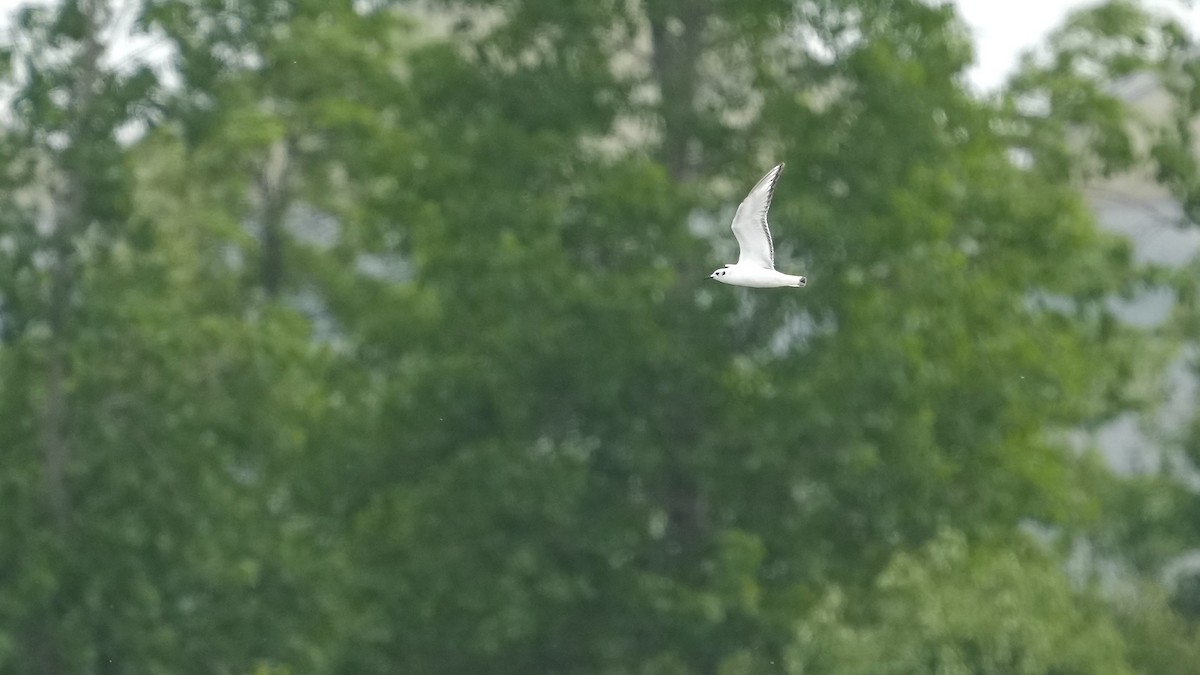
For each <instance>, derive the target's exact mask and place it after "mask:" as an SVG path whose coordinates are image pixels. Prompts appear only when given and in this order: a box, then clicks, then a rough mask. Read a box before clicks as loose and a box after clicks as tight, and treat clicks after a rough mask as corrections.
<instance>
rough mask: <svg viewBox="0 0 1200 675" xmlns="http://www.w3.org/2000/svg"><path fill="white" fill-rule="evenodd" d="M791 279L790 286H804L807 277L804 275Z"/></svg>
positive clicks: (806, 283)
mask: <svg viewBox="0 0 1200 675" xmlns="http://www.w3.org/2000/svg"><path fill="white" fill-rule="evenodd" d="M791 281H792V283H791V287H792V288H804V287H805V286H806V285H808V279H807V278H805V277H792V279H791Z"/></svg>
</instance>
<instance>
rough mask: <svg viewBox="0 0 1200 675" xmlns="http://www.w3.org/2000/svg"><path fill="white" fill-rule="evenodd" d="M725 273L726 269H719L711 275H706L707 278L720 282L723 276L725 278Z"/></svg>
mask: <svg viewBox="0 0 1200 675" xmlns="http://www.w3.org/2000/svg"><path fill="white" fill-rule="evenodd" d="M725 272H726V269H725V268H721V269H719V270H715V271H714V272H713V273H712V274H710V275H708V278H709V279H716V280H717V281H721V280H722V277H724V276H725Z"/></svg>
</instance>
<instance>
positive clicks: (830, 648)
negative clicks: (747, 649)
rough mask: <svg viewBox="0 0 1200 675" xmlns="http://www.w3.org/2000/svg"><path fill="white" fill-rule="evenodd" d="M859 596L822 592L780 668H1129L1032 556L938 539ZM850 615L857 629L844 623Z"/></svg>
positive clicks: (1075, 599)
mask: <svg viewBox="0 0 1200 675" xmlns="http://www.w3.org/2000/svg"><path fill="white" fill-rule="evenodd" d="M863 600H864V601H865V604H866V606H859V605H858V604H857V601H848V600H846V599H845V597H844V596H842V595H840V594H839V593H837V592H836V591H834V592H832V593H830V595H829V596H828V597H827V599H826V600H825V602H824V603H823V604H822V605H821V606H820V607H819V608H818V609H817V610H816V611H814V612H813V613H812V615H811V617H810V618H808V619H807V620H805V621H804V622H803V623H802V624H801V625H800V627H799V628H798V629H797V636H796V641H795V643H794V645H793V646H792V648H791V649H790V651H789V654H788V659H787V668H788V670H787V672H793V673H805V674H806V675H810V674H811V675H817V674H819V673H837V674H838V675H858V674H860V673H861V674H863V675H866V674H867V673H875V674H881V675H882V674H886V675H901V674H912V675H917V674H924V673H945V674H946V675H1012V674H1015V673H1030V674H1032V673H1081V674H1082V673H1096V674H1101V673H1105V674H1113V675H1116V674H1119V673H1134V672H1137V671H1136V670H1134V669H1133V668H1131V667H1130V665H1129V664H1128V661H1127V660H1126V655H1125V654H1124V653H1123V652H1124V646H1123V643H1122V640H1121V636H1120V634H1119V633H1118V631H1117V628H1116V626H1115V625H1114V623H1113V621H1112V620H1111V619H1109V618H1108V616H1107V613H1106V612H1105V611H1104V609H1103V607H1101V606H1099V605H1098V604H1091V606H1089V603H1088V602H1086V601H1082V600H1081V598H1080V596H1079V595H1078V594H1077V593H1076V591H1075V590H1073V589H1072V588H1071V587H1070V585H1069V583H1068V581H1067V578H1066V576H1065V575H1064V574H1063V573H1062V571H1061V569H1060V568H1059V566H1058V564H1057V562H1056V561H1054V560H1053V559H1048V558H1046V557H1044V556H1042V555H1039V554H1037V553H1036V552H1033V551H1029V550H1025V551H1021V552H1018V551H1014V550H996V551H992V552H989V553H982V552H980V551H975V552H972V551H969V550H968V547H967V544H966V540H965V539H964V538H963V537H961V536H959V535H955V534H950V533H946V534H944V535H943V536H940V537H938V538H937V539H935V540H933V541H932V542H931V543H930V544H929V545H928V546H926V547H925V548H924V549H923V550H922V551H921V552H920V553H919V554H916V555H908V554H902V555H899V556H897V558H896V559H895V560H894V561H893V562H892V563H891V564H890V565H889V566H888V569H887V570H885V572H884V573H883V574H882V575H880V577H879V579H878V581H877V582H876V584H875V586H874V588H872V589H871V596H870V598H869V599H868V598H865V597H864V598H863ZM856 615H857V616H858V617H862V618H859V619H858V621H857V622H858V623H860V624H863V625H859V626H852V625H848V624H847V619H846V617H847V616H856ZM1098 617H1100V618H1098ZM864 619H865V620H864ZM746 672H752V671H746ZM1154 672H1160V671H1154ZM1179 672H1183V671H1179Z"/></svg>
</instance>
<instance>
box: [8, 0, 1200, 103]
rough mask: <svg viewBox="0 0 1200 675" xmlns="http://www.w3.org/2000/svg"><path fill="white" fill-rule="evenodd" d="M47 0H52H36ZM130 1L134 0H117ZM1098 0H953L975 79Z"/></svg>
mask: <svg viewBox="0 0 1200 675" xmlns="http://www.w3.org/2000/svg"><path fill="white" fill-rule="evenodd" d="M34 1H35V2H38V3H39V4H40V3H44V2H49V1H51V0H34ZM119 1H120V2H121V3H122V4H130V1H131V0H119ZM1097 1H1098V0H954V4H956V5H958V8H959V13H960V14H961V15H962V17H963V18H964V20H966V22H967V25H969V26H970V27H971V31H972V33H973V34H974V36H975V53H976V65H975V67H974V68H972V69H971V71H970V77H971V81H972V82H973V83H974V84H975V86H976V87H977V88H978V89H980V90H991V89H994V88H995V87H997V86H998V85H999V84H1000V83H1001V82H1003V80H1004V78H1005V76H1006V75H1007V74H1008V73H1009V72H1010V71H1011V70H1012V68H1013V66H1014V65H1015V64H1016V62H1017V58H1018V56H1019V55H1020V53H1021V52H1022V51H1024V50H1026V49H1029V48H1031V47H1034V46H1036V45H1037V44H1039V43H1040V42H1041V41H1042V40H1043V39H1044V38H1045V37H1046V34H1047V33H1049V32H1050V31H1051V30H1053V29H1054V28H1055V27H1056V26H1058V25H1059V24H1060V23H1061V22H1062V21H1063V19H1064V18H1066V16H1067V14H1068V12H1070V11H1071V10H1073V9H1076V8H1079V7H1086V6H1088V5H1092V4H1096V3H1097ZM1143 1H1144V2H1145V3H1146V4H1148V5H1150V6H1153V7H1155V8H1158V9H1164V10H1167V11H1171V12H1173V13H1175V14H1176V15H1177V16H1178V17H1179V18H1181V19H1184V20H1185V21H1186V23H1187V24H1190V25H1192V26H1200V0H1196V2H1194V3H1193V4H1194V5H1195V6H1194V7H1192V8H1191V9H1187V8H1186V7H1185V5H1186V4H1187V0H1143ZM23 4H26V2H25V0H0V26H7V24H8V23H9V22H8V17H9V16H10V15H11V13H12V12H13V10H15V9H16V8H17V7H20V6H21V5H23Z"/></svg>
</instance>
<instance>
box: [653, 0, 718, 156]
mask: <svg viewBox="0 0 1200 675" xmlns="http://www.w3.org/2000/svg"><path fill="white" fill-rule="evenodd" d="M710 11H711V8H710V7H709V6H708V0H676V1H674V2H666V1H664V0H648V2H647V7H646V13H647V15H648V18H649V21H650V48H651V65H652V67H653V73H654V78H655V80H656V81H657V83H658V90H659V92H660V95H661V97H662V101H661V103H660V111H661V114H662V124H663V137H662V147H661V148H660V151H659V152H660V154H659V160H660V161H661V162H662V163H663V165H664V166H666V167H667V171H669V172H670V174H671V176H672V177H673V178H675V179H676V180H683V179H685V178H688V177H690V176H691V175H692V174H693V173H694V171H695V169H696V164H697V159H698V158H697V157H696V154H697V153H698V151H699V148H697V147H695V146H696V143H695V141H696V140H697V139H696V128H695V126H696V122H697V116H696V84H697V81H698V71H699V63H698V62H699V60H700V54H701V52H702V50H703V37H704V35H703V34H704V28H705V24H706V23H707V22H708V15H709V13H710Z"/></svg>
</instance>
